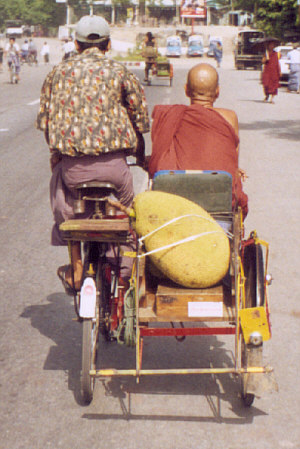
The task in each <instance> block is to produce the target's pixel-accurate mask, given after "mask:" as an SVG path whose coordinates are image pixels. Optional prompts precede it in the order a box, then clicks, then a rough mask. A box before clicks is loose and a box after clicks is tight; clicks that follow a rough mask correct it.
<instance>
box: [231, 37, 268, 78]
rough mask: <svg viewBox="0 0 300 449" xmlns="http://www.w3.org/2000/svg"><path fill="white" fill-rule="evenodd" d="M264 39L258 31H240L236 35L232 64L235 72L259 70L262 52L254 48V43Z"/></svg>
mask: <svg viewBox="0 0 300 449" xmlns="http://www.w3.org/2000/svg"><path fill="white" fill-rule="evenodd" d="M263 37H264V32H263V31H260V30H242V31H240V32H239V33H238V35H237V39H236V44H235V49H234V62H235V68H236V69H237V70H241V69H247V68H248V67H252V68H254V69H256V70H259V69H261V64H262V56H263V53H264V52H263V50H261V49H260V48H259V49H257V48H255V45H254V44H255V42H256V41H258V40H259V39H262V38H263Z"/></svg>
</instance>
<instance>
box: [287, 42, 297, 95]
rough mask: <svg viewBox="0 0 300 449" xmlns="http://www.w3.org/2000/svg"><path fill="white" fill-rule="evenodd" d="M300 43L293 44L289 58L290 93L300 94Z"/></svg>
mask: <svg viewBox="0 0 300 449" xmlns="http://www.w3.org/2000/svg"><path fill="white" fill-rule="evenodd" d="M298 45H299V44H298V43H294V44H293V50H291V51H290V52H289V53H288V55H287V57H288V59H289V66H290V73H289V82H288V91H289V92H297V94H299V93H300V49H299V47H298Z"/></svg>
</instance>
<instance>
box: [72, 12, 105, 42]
mask: <svg viewBox="0 0 300 449" xmlns="http://www.w3.org/2000/svg"><path fill="white" fill-rule="evenodd" d="M91 34H93V35H98V36H99V38H96V39H89V36H90V35H91ZM109 35H110V32H109V25H108V23H107V22H106V20H105V19H104V18H103V17H100V16H83V17H81V19H80V20H79V22H78V23H77V25H76V28H75V39H76V40H77V41H79V42H87V43H90V44H94V43H98V42H102V41H104V40H105V39H107V38H109Z"/></svg>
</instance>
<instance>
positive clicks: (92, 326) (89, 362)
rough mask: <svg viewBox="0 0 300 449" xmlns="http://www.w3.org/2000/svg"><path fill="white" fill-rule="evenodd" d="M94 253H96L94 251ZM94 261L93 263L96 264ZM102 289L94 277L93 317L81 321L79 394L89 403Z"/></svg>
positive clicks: (99, 277)
mask: <svg viewBox="0 0 300 449" xmlns="http://www.w3.org/2000/svg"><path fill="white" fill-rule="evenodd" d="M92 253H93V250H91V251H87V253H86V260H85V264H84V266H85V267H86V268H88V267H89V265H90V262H91V261H92V260H93V256H94V257H97V256H96V255H95V254H92ZM96 254H98V253H97V252H96ZM95 260H96V259H95ZM96 263H97V262H94V264H93V265H96ZM97 265H101V261H98V263H97ZM97 270H101V267H99V266H98V267H97ZM101 289H102V279H101V276H97V277H96V290H97V297H96V298H97V299H96V310H95V317H94V318H84V319H83V322H82V353H81V379H80V384H81V395H82V399H83V401H84V402H85V403H86V404H89V403H90V402H91V401H92V399H93V394H94V387H95V379H94V378H93V377H91V375H90V370H94V369H96V363H97V352H98V341H99V296H100V294H101Z"/></svg>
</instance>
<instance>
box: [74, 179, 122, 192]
mask: <svg viewBox="0 0 300 449" xmlns="http://www.w3.org/2000/svg"><path fill="white" fill-rule="evenodd" d="M75 189H76V190H84V189H101V190H102V189H103V190H109V191H111V192H113V191H116V190H117V188H116V186H115V185H114V184H112V183H111V182H103V181H88V182H83V183H81V184H77V186H76V187H75Z"/></svg>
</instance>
